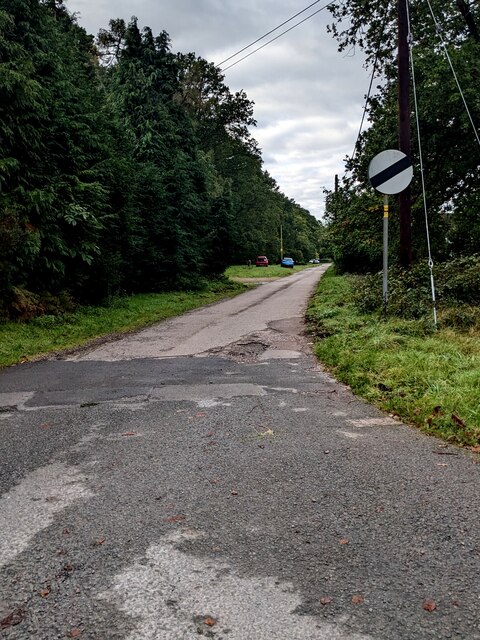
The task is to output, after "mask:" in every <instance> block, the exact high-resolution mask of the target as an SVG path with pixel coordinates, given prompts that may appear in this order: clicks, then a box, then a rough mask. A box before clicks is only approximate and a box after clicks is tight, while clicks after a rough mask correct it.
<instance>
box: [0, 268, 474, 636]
mask: <svg viewBox="0 0 480 640" xmlns="http://www.w3.org/2000/svg"><path fill="white" fill-rule="evenodd" d="M322 271H323V268H322V267H319V268H316V269H311V270H306V271H303V272H301V273H298V274H294V275H292V276H290V277H289V278H284V279H282V280H278V281H275V282H270V283H268V284H263V285H261V286H259V287H257V288H256V289H255V290H252V291H249V292H247V293H245V294H242V295H241V296H238V297H237V298H235V299H233V300H229V301H227V302H222V303H219V304H215V305H211V306H208V307H206V308H203V309H201V310H197V311H194V312H191V313H187V314H185V315H184V316H182V317H179V318H177V319H173V320H170V321H167V322H164V323H161V324H159V325H157V326H155V327H152V328H149V329H147V330H145V331H142V332H139V333H137V334H135V335H131V336H128V337H126V338H123V339H122V340H118V341H114V342H109V343H108V344H104V345H102V346H99V347H97V348H95V349H94V350H93V349H91V350H90V351H88V350H86V351H82V352H79V353H76V354H74V355H69V356H65V358H63V359H56V360H50V361H44V362H36V363H32V364H25V365H20V366H17V367H12V368H10V369H9V370H6V371H3V372H1V373H0V408H1V411H0V433H1V438H0V457H1V475H0V637H2V638H8V639H9V640H13V639H15V640H18V639H26V638H36V639H38V640H55V639H57V638H81V639H82V640H84V639H92V640H93V639H95V640H108V639H110V638H111V639H117V638H118V639H122V640H123V639H126V640H194V639H195V638H201V637H206V638H215V639H216V640H277V639H278V640H340V639H341V640H367V639H375V640H380V639H382V640H383V639H389V640H390V639H391V640H404V639H409V640H410V639H411V640H414V639H415V640H416V639H420V640H421V639H423V638H461V639H478V638H480V613H479V612H480V588H479V585H480V572H479V568H480V562H479V532H480V510H479V506H480V501H479V487H480V485H479V472H480V465H479V464H478V462H479V460H478V456H477V457H474V455H473V454H471V453H468V452H464V451H461V450H458V449H455V448H454V447H451V446H449V445H445V444H444V443H441V442H440V441H437V440H435V439H433V438H428V437H426V436H423V435H422V434H420V433H418V432H417V431H416V430H414V429H412V428H410V427H408V426H405V425H402V424H401V423H400V422H398V421H396V420H394V419H392V418H391V417H389V416H387V415H384V414H382V413H380V412H378V411H376V410H375V409H373V408H372V407H370V406H369V405H367V404H365V403H363V402H361V401H360V400H358V399H356V398H355V397H354V396H353V395H352V393H351V392H350V391H349V390H348V389H347V388H346V387H344V386H342V385H340V384H338V383H337V382H335V380H333V379H332V378H331V377H329V376H328V375H327V374H326V373H325V372H324V371H323V370H322V368H321V367H320V366H319V365H318V363H317V362H316V361H315V358H314V357H313V355H312V354H311V351H310V349H311V347H310V345H309V343H308V336H305V335H304V334H303V325H302V317H303V312H304V307H305V304H306V301H307V298H308V296H309V295H310V293H311V292H312V291H313V289H314V287H315V284H316V282H317V281H318V279H319V277H320V275H321V273H322ZM255 275H258V274H257V273H255Z"/></svg>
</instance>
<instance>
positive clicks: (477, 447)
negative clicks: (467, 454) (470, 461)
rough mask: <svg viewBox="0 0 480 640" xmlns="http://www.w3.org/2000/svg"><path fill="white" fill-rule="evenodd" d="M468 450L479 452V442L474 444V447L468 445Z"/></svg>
mask: <svg viewBox="0 0 480 640" xmlns="http://www.w3.org/2000/svg"><path fill="white" fill-rule="evenodd" d="M470 451H473V453H480V444H476V445H475V446H474V447H470Z"/></svg>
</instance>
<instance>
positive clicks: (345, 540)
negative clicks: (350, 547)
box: [340, 538, 350, 544]
mask: <svg viewBox="0 0 480 640" xmlns="http://www.w3.org/2000/svg"><path fill="white" fill-rule="evenodd" d="M349 542H350V540H349V539H348V538H341V539H340V544H349Z"/></svg>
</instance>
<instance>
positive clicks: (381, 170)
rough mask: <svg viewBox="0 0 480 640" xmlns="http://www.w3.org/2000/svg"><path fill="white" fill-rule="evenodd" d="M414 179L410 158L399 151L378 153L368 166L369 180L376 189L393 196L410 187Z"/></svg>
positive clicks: (389, 150)
mask: <svg viewBox="0 0 480 640" xmlns="http://www.w3.org/2000/svg"><path fill="white" fill-rule="evenodd" d="M412 177H413V167H412V161H411V160H410V158H409V157H408V156H407V155H405V154H404V153H403V151H398V149H387V150H386V151H382V152H381V153H378V154H377V155H376V156H375V157H374V158H373V159H372V161H371V162H370V164H369V165H368V179H369V180H370V184H371V185H372V187H373V188H374V189H376V190H377V191H380V193H385V194H387V195H391V194H394V193H400V192H401V191H403V190H404V189H406V188H407V187H408V185H409V184H410V182H411V180H412Z"/></svg>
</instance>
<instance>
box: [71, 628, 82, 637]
mask: <svg viewBox="0 0 480 640" xmlns="http://www.w3.org/2000/svg"><path fill="white" fill-rule="evenodd" d="M81 635H82V630H81V629H79V628H78V627H75V628H74V629H70V631H69V632H68V637H69V638H79V637H80V636H81Z"/></svg>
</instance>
